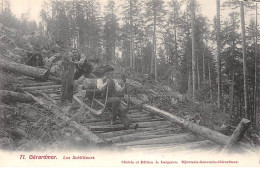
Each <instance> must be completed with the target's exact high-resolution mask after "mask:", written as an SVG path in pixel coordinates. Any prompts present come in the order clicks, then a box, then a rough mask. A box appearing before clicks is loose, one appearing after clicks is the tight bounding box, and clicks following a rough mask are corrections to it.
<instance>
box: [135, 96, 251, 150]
mask: <svg viewBox="0 0 260 170" xmlns="http://www.w3.org/2000/svg"><path fill="white" fill-rule="evenodd" d="M131 101H132V102H133V103H134V104H139V103H141V101H140V100H137V99H135V98H131ZM142 108H143V109H145V110H147V111H150V112H153V113H155V114H157V115H159V116H161V117H163V118H165V119H167V120H169V121H171V122H173V123H177V124H178V125H180V126H182V127H184V128H186V129H188V130H189V131H191V132H192V133H194V134H197V135H199V136H202V137H205V138H206V139H209V140H211V141H213V142H215V143H217V144H220V145H226V143H227V141H228V140H229V137H228V136H226V135H223V134H221V133H219V132H216V131H213V130H211V129H208V128H206V127H203V126H199V125H197V124H195V123H192V122H190V121H186V120H185V119H182V118H180V117H178V116H175V115H173V114H172V113H169V112H166V111H163V110H160V109H158V108H156V107H153V106H150V105H148V104H143V105H142ZM239 144H240V145H242V146H243V147H246V148H251V147H250V146H248V145H246V144H243V143H241V142H240V143H239Z"/></svg>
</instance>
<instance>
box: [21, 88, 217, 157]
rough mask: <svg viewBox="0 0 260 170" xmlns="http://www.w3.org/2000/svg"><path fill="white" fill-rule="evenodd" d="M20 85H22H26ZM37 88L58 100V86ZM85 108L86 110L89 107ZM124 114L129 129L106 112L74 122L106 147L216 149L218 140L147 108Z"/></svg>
mask: <svg viewBox="0 0 260 170" xmlns="http://www.w3.org/2000/svg"><path fill="white" fill-rule="evenodd" d="M24 87H25V88H26V86H24ZM30 87H31V86H30ZM37 87H39V85H37ZM40 92H43V94H44V95H45V98H46V97H48V98H49V99H52V101H53V102H54V103H55V101H58V100H59V95H58V94H59V89H56V90H51V91H50V89H42V90H41V91H40ZM46 95H47V96H46ZM85 111H86V112H88V113H89V111H87V110H85ZM76 114H77V113H76ZM127 115H128V117H129V118H130V120H131V122H132V124H131V126H130V128H129V129H126V128H125V127H124V126H123V124H121V123H120V121H119V119H117V124H115V125H110V124H109V116H108V115H107V116H103V117H101V118H100V117H99V118H93V117H92V118H90V119H88V120H84V121H81V122H80V123H79V122H78V125H77V126H81V127H83V129H84V128H87V129H89V130H90V131H91V132H93V133H94V134H96V135H97V136H98V137H100V138H101V139H102V140H104V141H107V142H108V143H109V145H108V147H110V148H113V149H123V150H132V151H135V150H138V151H140V150H143V151H146V152H153V151H154V152H160V151H161V152H165V151H166V152H168V151H170V152H172V151H179V150H210V151H216V150H219V145H218V144H216V143H214V142H212V141H209V140H207V139H204V138H202V137H199V136H196V135H194V134H192V133H190V132H188V130H185V129H184V128H182V127H180V126H178V125H176V124H174V123H172V122H170V121H168V120H166V119H165V118H162V117H160V116H158V115H155V114H153V113H151V112H149V111H145V110H140V109H139V110H130V111H129V112H128V114H127ZM68 120H69V119H68ZM82 122H83V123H82ZM76 123H77V122H76ZM136 124H138V127H137V129H135V126H136Z"/></svg>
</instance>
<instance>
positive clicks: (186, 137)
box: [115, 133, 200, 146]
mask: <svg viewBox="0 0 260 170" xmlns="http://www.w3.org/2000/svg"><path fill="white" fill-rule="evenodd" d="M198 140H200V138H199V137H197V136H195V135H192V134H188V133H183V134H175V135H173V136H166V137H161V138H154V139H146V140H140V141H131V142H125V143H117V144H115V145H116V146H132V145H151V144H157V145H159V144H168V143H182V142H188V141H198Z"/></svg>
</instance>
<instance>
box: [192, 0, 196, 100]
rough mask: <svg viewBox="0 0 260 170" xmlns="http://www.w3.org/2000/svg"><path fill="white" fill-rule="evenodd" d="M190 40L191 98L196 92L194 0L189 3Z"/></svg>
mask: <svg viewBox="0 0 260 170" xmlns="http://www.w3.org/2000/svg"><path fill="white" fill-rule="evenodd" d="M191 3H192V4H191V40H192V65H191V68H192V98H193V99H195V91H196V83H195V82H196V50H195V45H196V43H195V0H192V1H191Z"/></svg>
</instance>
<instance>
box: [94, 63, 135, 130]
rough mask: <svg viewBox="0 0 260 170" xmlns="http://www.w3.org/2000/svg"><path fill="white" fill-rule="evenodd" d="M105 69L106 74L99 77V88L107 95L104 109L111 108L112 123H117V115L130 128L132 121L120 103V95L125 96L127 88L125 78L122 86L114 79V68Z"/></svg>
mask: <svg viewBox="0 0 260 170" xmlns="http://www.w3.org/2000/svg"><path fill="white" fill-rule="evenodd" d="M106 68H107V69H106V70H105V71H104V76H103V77H102V78H99V79H97V89H98V90H99V91H100V92H103V93H105V94H106V95H103V96H107V101H106V106H105V109H104V110H108V109H109V110H111V114H110V118H111V119H110V124H112V125H113V124H115V123H116V118H117V116H118V117H119V119H120V121H121V122H122V123H123V124H124V126H125V127H126V128H127V129H128V128H129V126H130V124H131V122H130V119H129V118H128V117H127V115H126V114H125V113H124V110H123V108H122V106H121V105H120V101H121V99H120V97H123V92H124V91H125V89H126V82H125V80H124V85H123V87H121V86H120V85H119V83H118V82H117V80H115V79H113V71H114V68H112V67H110V66H108V67H106Z"/></svg>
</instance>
